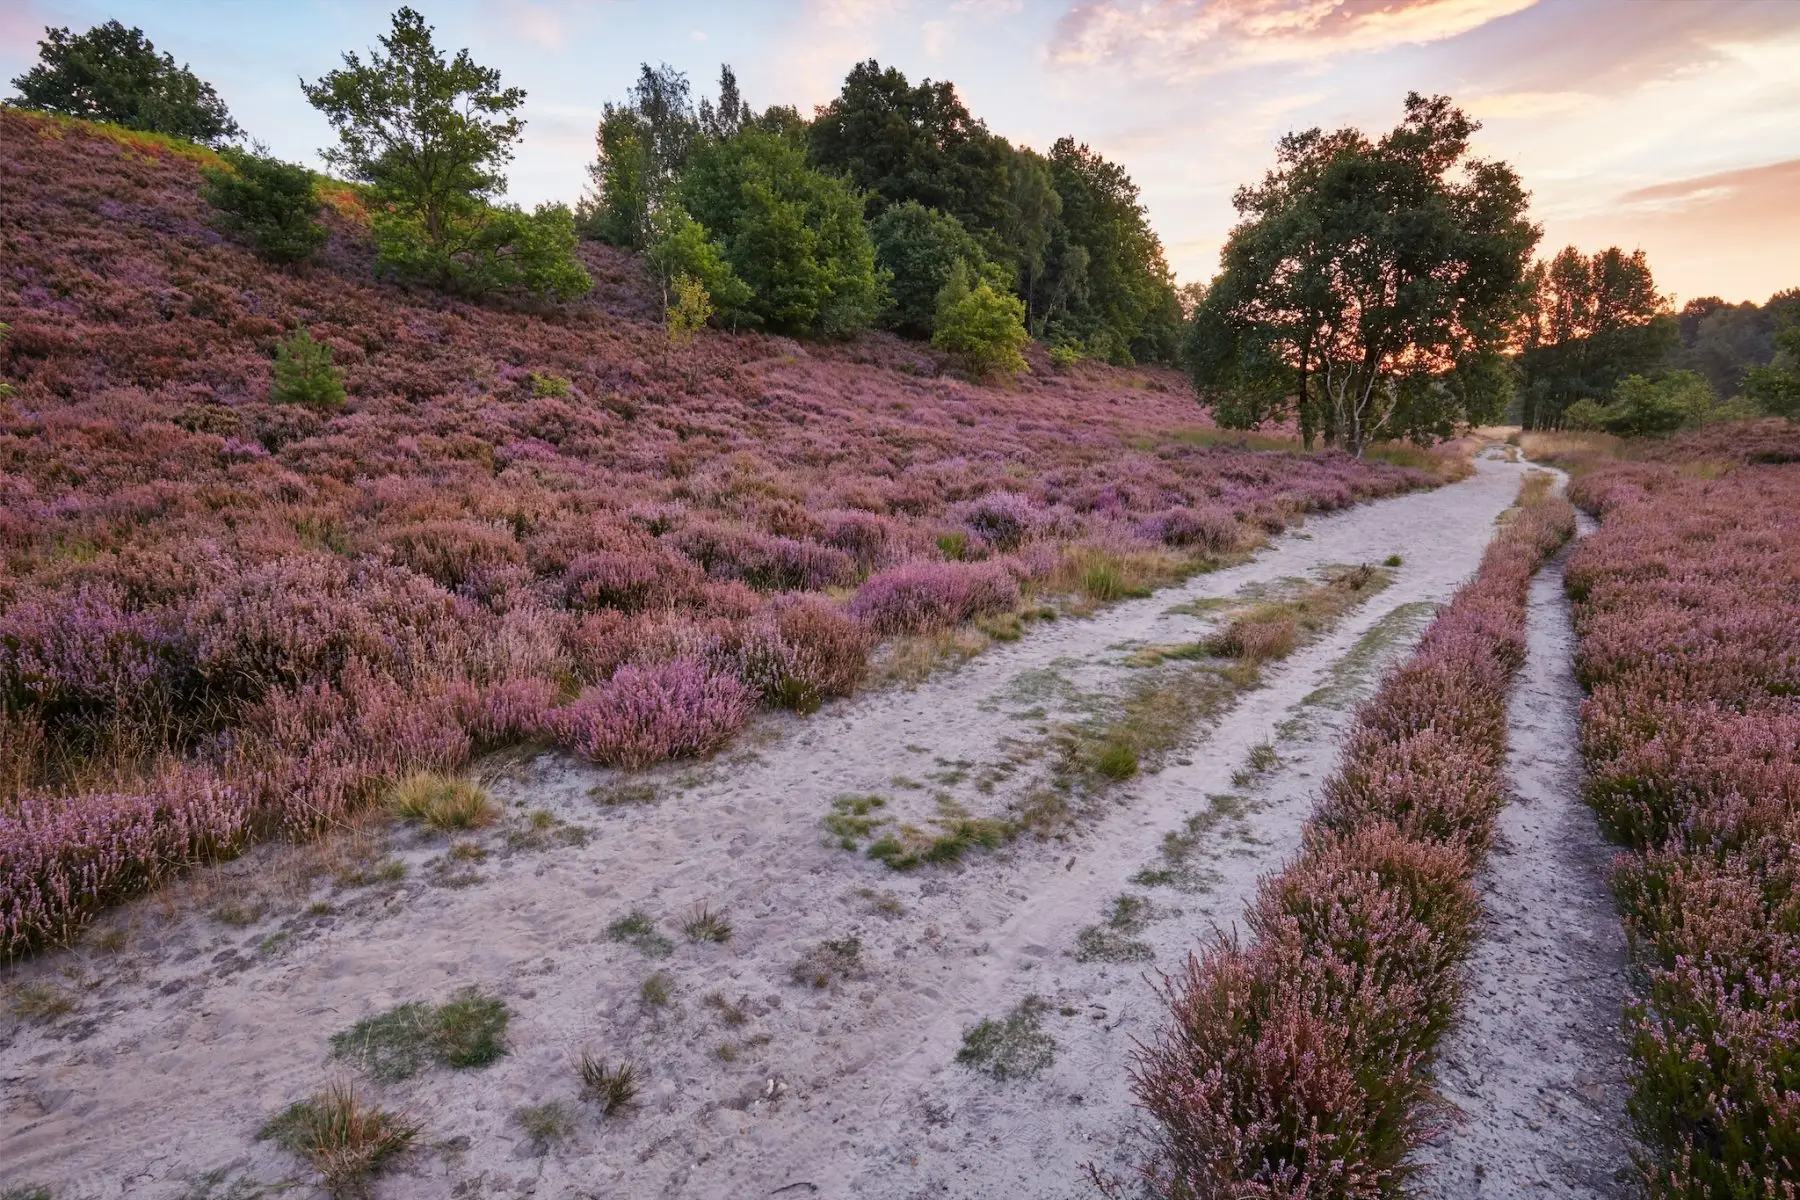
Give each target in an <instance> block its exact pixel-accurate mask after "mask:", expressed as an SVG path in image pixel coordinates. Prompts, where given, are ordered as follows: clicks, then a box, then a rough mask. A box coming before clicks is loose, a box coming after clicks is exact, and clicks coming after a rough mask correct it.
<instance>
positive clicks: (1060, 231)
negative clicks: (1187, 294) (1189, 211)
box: [1033, 138, 1181, 363]
mask: <svg viewBox="0 0 1800 1200" xmlns="http://www.w3.org/2000/svg"><path fill="white" fill-rule="evenodd" d="M1048 161H1049V168H1050V177H1051V181H1052V183H1053V184H1054V186H1055V188H1056V192H1057V195H1058V197H1059V198H1060V199H1061V202H1062V209H1061V216H1060V217H1059V218H1058V226H1059V228H1057V229H1056V230H1054V231H1053V232H1052V234H1051V237H1050V241H1049V246H1048V249H1047V257H1048V259H1049V268H1048V269H1047V270H1046V272H1045V283H1046V284H1047V294H1046V295H1044V296H1043V297H1042V298H1041V300H1039V301H1037V302H1034V304H1033V310H1034V311H1036V312H1039V313H1041V314H1042V318H1041V319H1042V320H1043V322H1044V330H1045V333H1046V335H1047V336H1049V337H1050V339H1051V340H1052V341H1056V340H1066V339H1070V338H1072V339H1075V340H1079V341H1081V342H1082V343H1084V344H1085V345H1086V346H1087V347H1088V349H1089V351H1090V352H1091V353H1092V354H1093V355H1094V356H1095V357H1096V358H1104V359H1108V360H1110V361H1112V362H1116V363H1130V362H1132V361H1133V360H1134V359H1136V358H1145V359H1150V360H1153V361H1165V362H1172V361H1174V359H1175V357H1176V354H1177V351H1178V348H1179V343H1180V330H1181V327H1180V319H1179V313H1180V307H1179V305H1178V304H1177V303H1176V301H1175V280H1174V277H1173V276H1172V275H1171V274H1170V272H1169V268H1168V264H1167V263H1166V262H1165V261H1164V259H1163V249H1162V242H1161V241H1160V240H1159V239H1158V238H1157V236H1156V234H1155V232H1154V231H1153V230H1152V229H1151V228H1150V223H1149V220H1148V219H1147V218H1146V216H1145V213H1144V206H1143V204H1142V203H1141V202H1140V201H1139V199H1138V188H1137V185H1136V184H1135V183H1133V182H1132V180H1131V176H1129V175H1127V174H1126V173H1125V170H1124V168H1122V167H1120V166H1119V165H1118V164H1116V163H1112V162H1108V161H1107V160H1106V159H1104V158H1102V157H1101V156H1100V155H1098V154H1096V153H1094V152H1093V151H1092V150H1090V149H1089V148H1088V147H1086V146H1084V145H1078V144H1077V143H1076V142H1075V140H1074V139H1073V138H1061V139H1059V140H1058V141H1057V142H1056V144H1055V145H1054V146H1052V147H1051V148H1050V157H1049V160H1048Z"/></svg>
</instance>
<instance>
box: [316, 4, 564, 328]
mask: <svg viewBox="0 0 1800 1200" xmlns="http://www.w3.org/2000/svg"><path fill="white" fill-rule="evenodd" d="M379 40H380V42H381V50H371V51H370V52H369V55H368V58H367V60H366V61H365V60H363V59H362V58H360V57H359V56H358V55H356V54H355V53H354V52H350V53H346V54H345V55H344V65H343V67H342V68H340V69H338V70H335V71H331V72H329V73H328V74H326V75H325V76H324V77H323V78H321V79H319V80H318V81H317V82H315V83H306V82H305V81H304V80H302V81H301V85H300V86H301V90H302V91H303V92H304V93H305V94H306V98H307V100H308V101H309V102H311V104H312V105H313V107H314V108H317V109H318V110H319V111H320V112H322V113H324V114H325V116H326V119H327V120H329V121H330V122H331V125H332V128H334V129H335V130H337V134H338V144H337V145H336V146H332V147H328V148H327V149H325V150H324V151H322V153H323V155H324V157H325V160H326V161H327V162H329V163H331V164H332V165H333V166H335V167H337V168H338V169H339V170H341V171H343V172H344V173H345V174H347V175H348V176H350V177H351V178H352V179H358V180H362V181H364V182H366V183H369V184H372V185H373V186H374V189H375V193H376V196H377V198H378V199H379V200H380V201H381V202H382V204H383V205H384V208H383V210H382V211H380V212H378V213H377V214H376V215H375V217H374V221H373V225H374V232H375V241H376V248H377V253H378V259H379V262H380V263H381V265H382V266H383V267H385V268H387V269H389V270H391V271H393V272H395V273H396V274H399V275H401V276H404V277H409V278H415V279H421V280H424V281H427V282H430V283H432V284H434V285H436V286H439V287H446V288H452V289H455V290H460V291H465V292H470V293H475V294H479V293H485V292H496V291H518V292H525V293H531V294H536V295H540V296H544V297H548V298H553V299H562V300H567V299H572V298H574V297H576V296H579V295H581V294H583V293H584V292H586V291H587V289H588V287H589V286H590V284H591V280H589V278H588V276H587V273H586V272H585V271H584V270H583V269H582V268H581V266H580V264H579V263H577V262H576V261H575V257H574V248H575V226H574V220H573V217H572V216H571V215H570V213H569V210H568V209H567V208H566V207H564V206H562V205H544V206H540V207H539V208H538V210H537V211H536V212H535V213H526V212H523V211H521V210H519V209H518V208H516V207H510V206H497V205H494V204H492V203H491V201H492V200H493V199H494V197H496V196H497V195H499V194H500V193H501V192H502V191H503V190H504V189H505V187H506V176H505V175H504V174H502V172H501V169H502V168H503V167H504V166H505V165H506V163H507V162H509V161H511V159H512V154H513V145H514V144H515V143H516V142H517V141H518V140H519V137H520V135H521V134H522V133H523V132H524V128H525V122H524V121H523V120H522V119H520V117H519V116H518V115H517V110H518V108H519V106H520V105H522V104H523V103H524V102H525V92H524V90H523V89H521V88H516V87H510V88H503V87H502V86H501V84H500V72H499V71H498V70H496V69H494V68H492V67H484V66H481V65H479V64H478V63H476V62H475V61H474V59H473V58H471V57H470V55H469V52H468V50H466V49H464V50H459V51H458V52H457V53H456V56H455V57H454V58H450V59H446V57H445V56H444V54H443V53H442V52H440V51H439V50H438V48H437V46H436V44H435V43H434V42H433V39H432V29H431V27H430V26H429V25H427V24H425V19H424V18H423V17H421V16H420V15H419V14H418V13H417V12H415V11H414V10H413V9H411V8H402V9H400V10H399V11H398V12H396V13H395V14H394V17H393V27H392V29H391V30H390V32H389V33H388V34H387V35H386V36H385V37H382V38H381V39H379Z"/></svg>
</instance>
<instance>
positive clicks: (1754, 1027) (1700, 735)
mask: <svg viewBox="0 0 1800 1200" xmlns="http://www.w3.org/2000/svg"><path fill="white" fill-rule="evenodd" d="M1737 432H1738V434H1739V436H1737V437H1732V438H1722V437H1717V436H1713V437H1707V436H1704V435H1697V436H1694V437H1690V438H1685V439H1680V440H1678V441H1677V442H1675V443H1673V444H1670V445H1667V446H1663V447H1659V448H1657V450H1656V451H1655V453H1654V454H1653V455H1652V456H1647V457H1651V458H1652V459H1653V461H1648V462H1640V463H1632V464H1617V463H1615V464H1611V465H1600V466H1597V467H1596V468H1595V469H1593V470H1592V471H1591V472H1590V473H1588V474H1586V475H1585V476H1584V478H1582V480H1581V481H1580V483H1579V485H1578V487H1577V488H1576V490H1575V495H1576V497H1577V499H1578V500H1579V501H1580V502H1581V503H1582V504H1583V505H1585V506H1588V507H1590V508H1592V509H1593V510H1594V511H1595V512H1596V513H1597V514H1598V515H1599V517H1600V520H1601V524H1600V529H1599V532H1598V533H1596V534H1595V535H1594V536H1593V537H1592V538H1590V539H1589V540H1588V541H1587V542H1586V544H1585V545H1584V546H1583V547H1582V549H1581V550H1580V551H1579V552H1578V553H1577V554H1576V556H1575V557H1574V559H1573V561H1572V562H1571V564H1570V569H1569V591H1570V594H1571V596H1572V597H1573V598H1574V600H1575V620H1576V625H1577V629H1578V631H1579V633H1580V644H1579V649H1578V651H1577V655H1576V668H1577V671H1578V673H1579V676H1580V679H1581V682H1582V683H1583V685H1584V686H1585V687H1586V688H1587V689H1588V692H1589V696H1588V700H1587V702H1586V705H1585V706H1584V708H1583V712H1582V721H1581V748H1582V753H1583V755H1584V756H1585V758H1586V760H1587V765H1588V779H1587V788H1586V793H1587V799H1588V802H1589V803H1590V804H1591V805H1593V807H1594V809H1595V810H1596V811H1597V812H1598V813H1599V815H1600V818H1601V820H1602V821H1603V823H1604V824H1605V826H1606V828H1607V829H1608V831H1609V832H1611V833H1612V834H1613V836H1614V837H1616V838H1617V839H1618V841H1619V842H1620V843H1622V845H1623V846H1624V847H1625V850H1624V853H1623V854H1622V855H1621V856H1620V859H1619V862H1618V865H1617V867H1616V868H1615V871H1614V875H1613V886H1614V890H1615V892H1616V894H1617V897H1618V901H1619V905H1620V908H1621V910H1622V911H1623V913H1624V917H1625V923H1626V929H1627V931H1628V934H1629V936H1630V940H1631V948H1632V953H1633V957H1634V960H1635V963H1636V966H1637V969H1638V972H1639V974H1638V979H1637V988H1636V997H1635V999H1634V1001H1633V1003H1632V1004H1631V1005H1630V1007H1629V1009H1628V1011H1627V1014H1626V1021H1627V1029H1628V1032H1629V1035H1630V1038H1631V1053H1632V1058H1633V1060H1634V1078H1633V1083H1632V1094H1631V1098H1630V1110H1631V1115H1632V1117H1633V1119H1634V1120H1635V1122H1636V1124H1637V1127H1638V1130H1639V1132H1640V1134H1641V1136H1642V1138H1643V1141H1644V1143H1645V1146H1646V1149H1647V1156H1646V1166H1647V1170H1646V1172H1645V1174H1646V1176H1647V1180H1648V1187H1649V1191H1650V1194H1651V1195H1653V1196H1657V1197H1694V1196H1726V1195H1730V1196H1745V1197H1781V1196H1791V1195H1793V1194H1794V1189H1795V1186H1796V1184H1795V1180H1796V1166H1795V1164H1796V1163H1800V1108H1797V1105H1796V1095H1797V1092H1796V1088H1797V1087H1800V1057H1797V1056H1796V1055H1797V1052H1796V1037H1797V1034H1800V998H1797V997H1796V993H1795V985H1794V979H1795V974H1796V969H1797V968H1800V957H1797V956H1800V945H1797V943H1796V941H1795V938H1796V932H1797V930H1800V923H1797V921H1796V909H1795V905H1796V903H1797V902H1800V891H1797V890H1796V887H1795V861H1794V852H1795V846H1796V844H1797V842H1800V827H1796V824H1795V810H1796V804H1797V803H1800V709H1797V708H1796V703H1795V696H1796V694H1797V692H1800V674H1797V673H1796V671H1797V660H1796V652H1797V648H1800V526H1797V524H1796V517H1795V499H1796V497H1797V496H1800V467H1795V466H1792V465H1781V464H1789V463H1793V462H1796V461H1800V439H1796V438H1795V437H1794V433H1793V430H1792V429H1791V427H1785V426H1781V425H1774V424H1771V425H1764V426H1761V427H1754V428H1750V429H1743V430H1739V431H1737Z"/></svg>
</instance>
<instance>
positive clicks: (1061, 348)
mask: <svg viewBox="0 0 1800 1200" xmlns="http://www.w3.org/2000/svg"><path fill="white" fill-rule="evenodd" d="M1084 357H1086V356H1085V355H1083V354H1082V353H1081V347H1080V346H1077V345H1074V344H1073V343H1070V342H1058V343H1056V344H1055V345H1054V346H1052V347H1050V365H1051V366H1053V367H1055V368H1056V369H1057V370H1059V371H1066V370H1068V369H1069V368H1070V367H1072V366H1074V365H1075V364H1076V363H1078V362H1080V361H1081V360H1082V359H1083V358H1084Z"/></svg>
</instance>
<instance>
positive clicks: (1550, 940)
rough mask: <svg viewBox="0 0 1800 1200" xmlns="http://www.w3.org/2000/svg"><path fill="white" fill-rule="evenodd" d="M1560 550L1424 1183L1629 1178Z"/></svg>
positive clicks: (1616, 961) (1442, 1060) (1514, 731)
mask: <svg viewBox="0 0 1800 1200" xmlns="http://www.w3.org/2000/svg"><path fill="white" fill-rule="evenodd" d="M1581 520H1582V532H1584V533H1585V532H1586V531H1587V530H1588V529H1590V528H1591V527H1592V522H1591V521H1589V520H1588V519H1587V518H1586V517H1585V516H1584V517H1583V518H1582V519H1581ZM1566 558H1567V551H1565V552H1564V554H1563V555H1562V556H1559V557H1558V558H1557V559H1556V560H1555V561H1554V562H1553V563H1551V564H1549V565H1548V566H1546V567H1545V568H1544V570H1543V571H1542V572H1540V573H1539V575H1538V577H1537V579H1536V580H1535V581H1533V583H1532V587H1531V604H1530V609H1529V610H1528V613H1527V618H1526V636H1527V639H1528V644H1529V657H1528V658H1527V660H1526V664H1525V669H1524V671H1523V672H1522V673H1521V675H1520V678H1519V681H1518V683H1517V685H1516V686H1515V687H1514V690H1513V695H1512V700H1511V704H1510V707H1509V722H1510V739H1509V740H1510V746H1509V748H1508V752H1507V770H1508V772H1509V775H1510V777H1511V780H1512V786H1513V793H1514V794H1513V801H1512V803H1511V804H1509V805H1508V806H1507V807H1506V809H1505V810H1503V811H1502V812H1501V814H1500V836H1499V838H1498V839H1497V840H1496V844H1495V847H1494V854H1493V857H1492V858H1491V859H1490V860H1489V865H1488V869H1487V870H1486V872H1485V873H1484V874H1483V875H1482V877H1481V879H1480V881H1479V887H1480V889H1481V899H1482V905H1483V907H1484V908H1485V910H1486V914H1485V922H1484V930H1483V938H1482V940H1481V941H1480V943H1478V944H1477V946H1476V949H1475V953H1474V955H1473V958H1472V961H1471V963H1470V967H1469V977H1470V979H1471V981H1472V982H1471V987H1470V994H1469V997H1468V999H1467V1001H1466V1002H1465V1004H1464V1009H1463V1014H1462V1019H1461V1022H1460V1023H1459V1024H1458V1026H1457V1027H1456V1028H1455V1029H1453V1030H1452V1031H1451V1032H1450V1034H1449V1036H1448V1037H1446V1038H1445V1040H1444V1043H1443V1046H1442V1047H1441V1049H1440V1051H1439V1060H1438V1081H1439V1088H1440V1090H1441V1091H1442V1093H1443V1095H1444V1096H1445V1098H1447V1099H1448V1100H1450V1101H1451V1102H1452V1103H1454V1104H1455V1105H1456V1106H1457V1107H1458V1108H1459V1109H1460V1110H1461V1114H1462V1115H1461V1119H1460V1120H1458V1121H1457V1122H1456V1124H1454V1125H1453V1126H1452V1127H1451V1128H1449V1129H1448V1130H1446V1131H1445V1132H1444V1133H1443V1134H1442V1135H1440V1137H1439V1138H1438V1140H1437V1142H1436V1144H1434V1145H1433V1146H1432V1147H1430V1148H1429V1150H1428V1151H1427V1153H1426V1154H1425V1155H1422V1156H1421V1157H1422V1158H1425V1159H1427V1161H1428V1163H1429V1165H1428V1166H1427V1167H1426V1169H1425V1171H1424V1173H1423V1175H1422V1177H1421V1179H1420V1181H1419V1192H1420V1194H1421V1195H1422V1196H1435V1197H1444V1198H1445V1200H1451V1198H1455V1200H1463V1198H1465V1197H1474V1196H1494V1197H1500V1196H1527V1195H1529V1196H1555V1197H1569V1198H1571V1200H1575V1198H1580V1200H1592V1198H1596V1197H1624V1196H1630V1195H1634V1194H1635V1192H1634V1191H1633V1189H1632V1188H1631V1186H1630V1184H1629V1180H1630V1178H1631V1177H1632V1171H1631V1165H1630V1162H1631V1141H1630V1134H1629V1128H1630V1127H1629V1123H1628V1122H1627V1120H1626V1117H1625V1105H1624V1100H1625V1092H1626V1085H1625V1072H1626V1044H1625V1039H1624V1035H1623V1033H1622V1031H1621V1027H1620V1017H1619V1014H1620V1011H1621V1008H1622V1006H1623V1003H1624V1000H1625V995H1626V953H1625V937H1624V932H1623V930H1622V929H1621V928H1620V926H1619V919H1618V914H1617V912H1616V911H1615V909H1614V907H1613V903H1612V897H1611V895H1610V894H1609V893H1608V891H1607V888H1606V874H1607V868H1608V864H1609V863H1610V861H1611V858H1612V852H1611V850H1610V849H1609V848H1608V847H1607V846H1606V844H1605V842H1604V841H1603V840H1602V838H1601V835H1600V830H1599V827H1598V825H1597V824H1596V822H1595V819H1594V814H1593V812H1592V811H1591V810H1590V809H1589V808H1588V807H1587V806H1586V805H1585V804H1583V803H1582V802H1581V761H1580V754H1579V750H1578V748H1577V743H1576V737H1577V722H1578V718H1579V716H1580V709H1581V698H1582V697H1581V688H1580V685H1579V684H1577V683H1576V681H1575V677H1574V674H1573V672H1572V671H1571V669H1570V665H1569V663H1570V655H1571V653H1572V651H1573V650H1574V644H1575V634H1574V630H1573V629H1572V628H1571V627H1570V624H1569V601H1568V598H1567V596H1565V595H1564V594H1563V563H1564V561H1565V560H1566Z"/></svg>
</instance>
